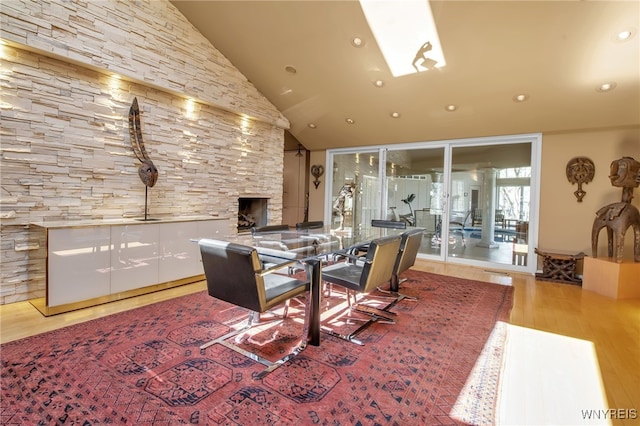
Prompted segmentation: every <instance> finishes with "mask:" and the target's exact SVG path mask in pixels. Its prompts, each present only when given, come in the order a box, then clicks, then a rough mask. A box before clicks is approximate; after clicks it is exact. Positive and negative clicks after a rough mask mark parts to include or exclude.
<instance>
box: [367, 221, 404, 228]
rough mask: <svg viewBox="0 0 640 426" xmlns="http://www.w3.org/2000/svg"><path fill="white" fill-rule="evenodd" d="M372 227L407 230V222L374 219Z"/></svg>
mask: <svg viewBox="0 0 640 426" xmlns="http://www.w3.org/2000/svg"><path fill="white" fill-rule="evenodd" d="M371 226H373V227H376V228H394V229H407V222H403V221H399V220H381V219H372V220H371Z"/></svg>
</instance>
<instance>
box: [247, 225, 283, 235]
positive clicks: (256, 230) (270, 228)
mask: <svg viewBox="0 0 640 426" xmlns="http://www.w3.org/2000/svg"><path fill="white" fill-rule="evenodd" d="M288 230H289V225H265V226H254V227H253V228H251V233H252V234H253V235H256V234H263V233H265V232H283V231H288Z"/></svg>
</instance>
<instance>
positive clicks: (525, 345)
mask: <svg viewBox="0 0 640 426" xmlns="http://www.w3.org/2000/svg"><path fill="white" fill-rule="evenodd" d="M414 268H415V269H418V270H422V271H427V272H433V273H438V274H444V275H450V276H457V277H460V278H467V279H473V280H479V281H487V282H495V283H498V284H503V285H512V286H513V287H514V289H515V293H514V306H513V309H512V312H511V320H510V323H511V325H510V327H511V331H510V333H512V335H511V337H510V338H509V340H508V343H507V346H509V345H511V346H512V347H511V348H507V352H508V353H509V356H507V357H506V360H505V368H504V372H505V375H509V377H503V378H502V379H501V382H503V383H505V385H503V386H502V388H501V389H502V392H503V393H505V395H504V396H502V397H501V399H504V400H505V401H507V400H508V401H509V403H508V404H507V405H509V407H506V408H505V407H502V408H501V410H503V411H504V413H503V415H502V417H501V418H500V420H501V423H502V424H514V425H515V424H518V425H524V424H540V422H541V420H540V419H544V418H545V417H544V416H541V415H540V412H541V411H545V410H546V413H547V417H546V418H547V419H549V420H548V422H547V423H546V424H578V423H577V422H573V420H568V423H567V422H563V421H559V420H558V419H560V418H562V419H564V418H566V417H568V418H569V419H575V416H577V415H579V413H573V412H561V411H562V407H560V410H561V411H560V412H559V411H558V409H559V408H558V406H557V405H558V404H561V403H562V401H569V404H570V405H571V406H570V407H565V408H564V409H565V410H566V411H571V410H574V411H575V410H578V409H581V410H590V409H600V408H602V407H599V406H590V405H589V404H593V402H592V401H594V399H593V397H594V396H595V397H597V396H598V394H601V395H602V396H603V399H605V398H606V401H605V402H604V404H605V407H608V408H611V409H617V410H618V412H617V414H618V416H619V417H623V416H627V417H629V415H632V414H633V412H632V411H630V410H636V413H638V414H637V418H636V419H613V420H611V424H613V425H624V426H629V425H640V385H639V383H640V299H633V300H614V299H610V298H607V297H604V296H600V295H598V294H596V293H591V292H588V291H584V290H582V289H581V288H580V287H578V286H574V285H568V284H559V283H551V282H545V281H537V280H535V279H534V277H532V276H529V275H524V274H501V273H496V272H495V271H486V270H483V269H479V268H472V267H465V266H458V265H451V264H444V263H438V262H429V261H424V260H418V261H417V262H416V265H415V266H414ZM205 288H206V286H205V283H204V282H199V283H194V284H189V285H185V286H182V287H177V288H173V289H169V290H163V291H161V292H156V293H152V294H148V295H143V296H138V297H135V298H131V299H127V300H122V301H118V302H112V303H109V304H105V305H101V306H96V307H92V308H87V309H82V310H78V311H74V312H69V313H64V314H59V315H55V316H51V317H43V316H42V315H41V314H40V312H39V311H37V310H36V309H35V308H34V307H33V306H32V305H31V304H30V303H28V302H19V303H13V304H10V305H4V306H0V342H2V343H5V342H8V341H12V340H15V339H20V338H23V337H27V336H30V335H34V334H38V333H43V332H46V331H50V330H54V329H57V328H61V327H65V326H68V325H72V324H77V323H81V322H84V321H88V320H90V319H93V318H98V317H102V316H106V315H111V314H114V313H117V312H121V311H124V310H128V309H132V308H136V307H139V306H144V305H148V304H151V303H156V302H159V301H162V300H166V299H170V298H173V297H177V296H180V295H184V294H188V293H193V292H196V291H200V290H203V289H205ZM514 345H520V346H521V347H513V346H514ZM585 348H593V349H594V353H595V355H594V356H592V359H594V360H597V364H595V365H594V366H593V367H594V368H593V369H589V371H585V364H584V362H585V360H586V359H589V358H588V355H589V354H586V355H587V356H586V358H585ZM577 350H580V351H582V352H580V353H577V352H575V351H577ZM0 356H1V354H0ZM572 360H574V361H575V362H573V361H572ZM578 361H580V362H578ZM598 367H599V368H598ZM558 369H562V371H559V370H558ZM572 370H575V371H572ZM594 371H595V373H594ZM598 373H599V374H600V376H601V383H602V387H603V388H604V389H602V390H601V389H595V388H597V387H598V386H597V385H596V386H591V389H584V386H583V383H584V380H583V379H584V376H585V375H588V374H590V375H594V374H595V375H597V374H598ZM596 379H598V378H597V377H596ZM589 383H594V382H593V381H591V382H589ZM516 386H517V387H518V388H519V389H515V387H516ZM554 392H555V393H556V394H554ZM567 393H570V394H571V395H567ZM514 394H515V396H514ZM507 397H508V398H507ZM514 398H515V399H516V400H515V402H514ZM518 399H520V400H519V401H518ZM582 401H584V406H582ZM505 404H506V403H505ZM620 410H622V411H620ZM601 415H602V413H601ZM554 416H555V420H553V419H554ZM572 416H573V417H572ZM607 417H609V415H608V416H607ZM608 423H609V422H608V421H603V420H601V421H599V422H593V421H592V422H587V421H585V422H582V423H580V424H608Z"/></svg>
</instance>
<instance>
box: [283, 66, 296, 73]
mask: <svg viewBox="0 0 640 426" xmlns="http://www.w3.org/2000/svg"><path fill="white" fill-rule="evenodd" d="M284 70H285V71H286V72H288V73H291V74H295V73H297V72H298V70H297V69H295V68H294V67H292V66H291V65H287V66H286V67H284Z"/></svg>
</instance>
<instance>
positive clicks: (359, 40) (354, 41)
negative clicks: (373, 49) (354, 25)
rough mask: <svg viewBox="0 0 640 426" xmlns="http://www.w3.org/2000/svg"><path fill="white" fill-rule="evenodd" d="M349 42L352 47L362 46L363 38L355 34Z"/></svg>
mask: <svg viewBox="0 0 640 426" xmlns="http://www.w3.org/2000/svg"><path fill="white" fill-rule="evenodd" d="M351 44H352V45H353V47H362V46H364V40H363V39H362V38H361V37H358V36H356V37H354V38H352V39H351Z"/></svg>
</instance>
